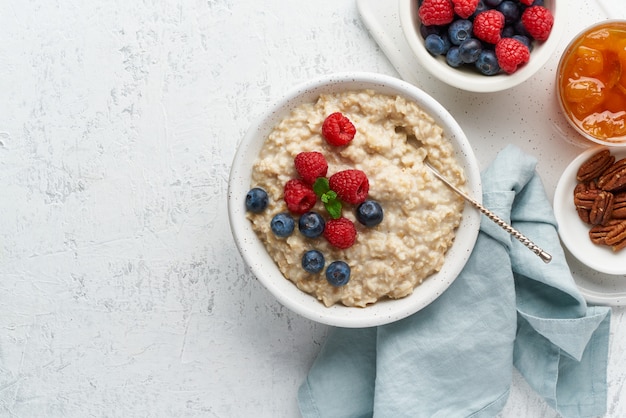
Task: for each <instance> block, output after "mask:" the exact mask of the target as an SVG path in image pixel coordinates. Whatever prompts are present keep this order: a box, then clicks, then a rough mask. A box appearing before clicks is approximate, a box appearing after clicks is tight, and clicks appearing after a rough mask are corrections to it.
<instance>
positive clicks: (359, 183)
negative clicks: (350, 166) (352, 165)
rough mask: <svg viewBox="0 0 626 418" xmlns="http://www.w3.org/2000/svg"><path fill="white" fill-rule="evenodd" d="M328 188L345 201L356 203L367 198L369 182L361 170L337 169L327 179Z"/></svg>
mask: <svg viewBox="0 0 626 418" xmlns="http://www.w3.org/2000/svg"><path fill="white" fill-rule="evenodd" d="M328 184H329V186H330V189H331V190H333V191H334V192H335V193H337V197H339V199H341V200H343V201H344V202H346V203H351V204H353V205H357V204H359V203H362V202H364V201H365V199H367V193H368V192H369V189H370V183H369V181H368V180H367V176H366V175H365V173H364V172H362V171H361V170H343V171H339V172H337V173H335V174H333V175H332V176H330V179H328Z"/></svg>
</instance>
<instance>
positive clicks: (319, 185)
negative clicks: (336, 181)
mask: <svg viewBox="0 0 626 418" xmlns="http://www.w3.org/2000/svg"><path fill="white" fill-rule="evenodd" d="M329 190H330V184H329V183H328V179H327V178H326V177H318V178H317V180H315V183H313V191H314V192H315V194H316V195H317V197H319V198H320V199H321V198H322V196H323V195H324V194H325V193H326V192H328V191H329Z"/></svg>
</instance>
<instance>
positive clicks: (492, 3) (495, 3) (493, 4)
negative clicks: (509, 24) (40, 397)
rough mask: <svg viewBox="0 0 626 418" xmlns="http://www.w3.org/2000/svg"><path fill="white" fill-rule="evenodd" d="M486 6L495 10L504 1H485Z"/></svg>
mask: <svg viewBox="0 0 626 418" xmlns="http://www.w3.org/2000/svg"><path fill="white" fill-rule="evenodd" d="M483 2H484V3H485V6H487V7H490V8H492V9H495V8H496V7H498V6H499V5H500V3H502V0H483Z"/></svg>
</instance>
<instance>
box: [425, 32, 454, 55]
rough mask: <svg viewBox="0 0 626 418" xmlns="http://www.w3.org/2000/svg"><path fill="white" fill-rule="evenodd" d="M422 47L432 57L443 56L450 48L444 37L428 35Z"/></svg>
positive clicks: (446, 38) (448, 41)
mask: <svg viewBox="0 0 626 418" xmlns="http://www.w3.org/2000/svg"><path fill="white" fill-rule="evenodd" d="M424 46H425V47H426V50H427V51H428V52H430V53H431V54H433V55H443V54H445V53H446V52H448V49H449V48H450V40H449V39H448V37H447V36H445V35H436V34H430V35H428V36H427V37H426V39H425V40H424Z"/></svg>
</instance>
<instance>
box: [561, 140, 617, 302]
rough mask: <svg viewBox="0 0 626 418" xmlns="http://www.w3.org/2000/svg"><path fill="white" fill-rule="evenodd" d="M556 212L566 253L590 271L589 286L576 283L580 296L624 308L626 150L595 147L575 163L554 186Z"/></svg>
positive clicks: (571, 164)
mask: <svg viewBox="0 0 626 418" xmlns="http://www.w3.org/2000/svg"><path fill="white" fill-rule="evenodd" d="M554 213H555V216H556V219H557V222H558V225H559V236H560V238H561V241H562V242H563V244H564V246H565V247H566V250H567V251H568V252H569V253H571V255H572V256H573V257H575V258H576V260H577V261H578V262H580V263H582V264H583V265H585V266H587V267H588V268H589V269H590V270H591V272H590V274H589V275H588V276H589V277H585V278H584V279H583V280H584V281H586V280H588V282H584V283H580V278H578V280H577V284H578V285H579V287H581V291H582V292H583V294H585V296H586V297H587V299H588V300H590V301H592V302H596V303H603V304H612V305H615V304H618V301H621V302H620V303H619V304H623V303H626V150H624V149H621V148H607V147H604V146H598V147H592V148H589V149H587V150H586V151H584V152H583V153H581V154H580V155H579V156H578V157H577V158H575V159H574V161H572V162H571V163H570V164H569V166H568V167H567V168H566V169H565V171H564V172H563V175H562V176H561V178H560V180H559V182H558V184H557V187H556V191H555V193H554ZM595 272H597V273H601V274H595Z"/></svg>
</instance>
